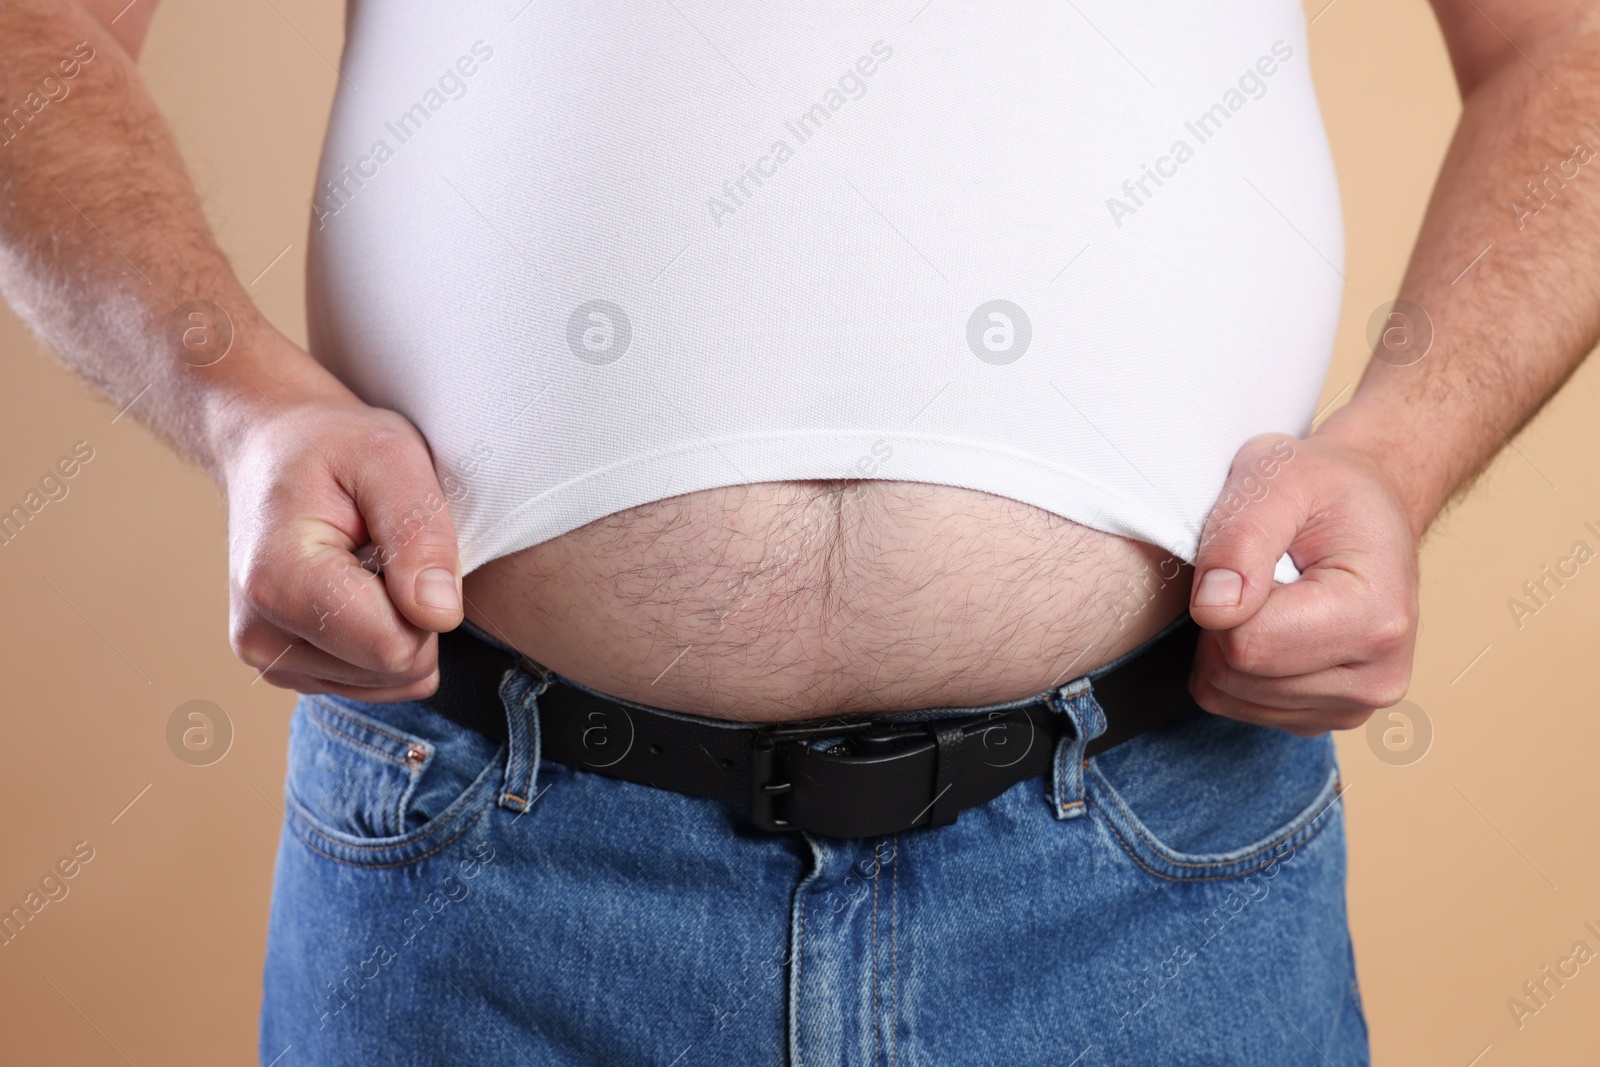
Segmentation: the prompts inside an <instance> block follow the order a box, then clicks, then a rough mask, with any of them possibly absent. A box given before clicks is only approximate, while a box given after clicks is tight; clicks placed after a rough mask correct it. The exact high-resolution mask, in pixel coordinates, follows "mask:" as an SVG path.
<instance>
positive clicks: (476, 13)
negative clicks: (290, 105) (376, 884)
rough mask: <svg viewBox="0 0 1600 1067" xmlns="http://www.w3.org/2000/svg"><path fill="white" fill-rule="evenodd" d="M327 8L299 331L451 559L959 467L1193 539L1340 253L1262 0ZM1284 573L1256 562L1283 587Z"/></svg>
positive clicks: (1172, 546) (1301, 38)
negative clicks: (439, 508)
mask: <svg viewBox="0 0 1600 1067" xmlns="http://www.w3.org/2000/svg"><path fill="white" fill-rule="evenodd" d="M524 2H525V0H497V2H494V3H486V2H477V0H469V2H460V0H458V2H457V3H452V4H448V5H447V4H439V3H436V2H423V0H383V2H382V3H378V2H375V0H360V2H356V3H354V4H352V6H351V9H350V14H349V32H348V39H347V43H346V47H345V52H344V56H343V59H342V62H341V64H340V66H341V69H342V77H341V81H340V88H339V93H338V97H337V100H336V103H335V106H334V110H333V115H332V119H331V122H330V125H329V131H328V137H327V142H326V145H325V148H324V153H323V160H322V167H321V173H320V176H319V185H318V188H317V190H316V196H315V199H314V200H313V202H312V213H313V220H312V236H313V241H312V254H311V283H310V294H309V295H310V307H311V318H312V348H313V352H314V354H315V355H316V356H317V357H318V358H319V359H321V360H322V361H323V362H325V363H326V364H327V365H328V366H329V367H331V368H332V369H333V370H334V371H335V373H337V374H338V375H339V376H340V377H341V378H342V379H343V380H344V381H346V382H347V383H348V384H350V386H351V387H352V388H354V389H355V391H356V392H357V393H359V394H360V395H361V396H362V397H364V398H365V399H366V400H368V401H369V402H371V403H374V404H378V405H381V406H384V407H390V408H394V409H396V410H398V411H400V412H401V413H403V414H405V415H406V416H408V417H409V418H410V419H411V420H412V421H413V422H414V423H415V424H416V425H417V426H418V427H419V428H420V429H421V430H422V432H423V434H424V435H425V436H426V437H427V439H428V441H429V443H430V444H431V446H432V447H433V449H434V453H435V457H436V459H437V461H438V464H439V469H440V472H441V474H442V476H443V477H444V481H445V488H446V490H447V495H448V496H449V497H450V500H451V511H452V516H453V518H454V521H455V526H456V529H457V531H458V532H459V535H460V540H461V548H462V557H463V559H462V562H463V566H464V567H465V568H466V569H467V570H471V569H473V568H475V567H477V566H479V565H481V564H483V563H484V562H486V561H488V560H490V559H493V558H495V557H497V556H501V555H505V554H507V553H510V552H514V551H517V550H519V549H521V548H525V547H527V546H529V545H533V544H537V543H539V542H541V541H544V540H547V539H549V538H552V537H555V536H558V535H559V534H562V533H564V532H566V531H568V530H571V529H574V528H576V527H578V526H581V525H583V524H585V523H587V522H590V521H592V520H594V519H597V518H600V517H602V516H605V515H608V514H611V513H613V512H616V511H620V510H622V509H625V508H628V507H632V506H635V505H638V504H643V503H647V502H650V501H654V500H660V499H662V498H665V497H669V496H675V495H678V494H682V493H688V492H691V491H695V490H701V489H708V488H712V487H716V486H723V485H730V484H740V483H750V482H763V481H780V480H788V479H814V478H828V479H832V478H889V479H896V480H906V481H916V482H932V483H942V484H948V485H955V486H965V487H968V488H971V489H977V490H983V491H986V492H990V493H995V494H999V495H1001V496H1005V497H1010V498H1014V499H1017V500H1021V501H1025V502H1027V503H1029V504H1033V505H1035V506H1037V507H1040V508H1044V509H1046V510H1049V511H1051V512H1054V513H1056V514H1059V515H1062V516H1065V517H1066V518H1069V519H1072V520H1074V521H1076V522H1079V523H1083V524H1085V525H1088V526H1091V527H1095V528H1098V529H1101V530H1105V531H1109V532H1111V533H1113V534H1118V535H1122V536H1125V537H1131V538H1135V539H1138V540H1141V541H1148V542H1152V543H1154V544H1157V545H1160V546H1162V547H1164V548H1166V549H1167V550H1169V551H1171V552H1173V553H1176V554H1178V555H1180V556H1182V557H1184V558H1186V559H1193V557H1194V553H1195V550H1196V547H1197V545H1198V542H1199V538H1200V533H1201V530H1202V528H1203V527H1204V525H1205V522H1206V518H1207V515H1208V514H1209V513H1210V511H1211V510H1212V508H1213V506H1214V505H1215V504H1216V502H1217V495H1218V493H1219V492H1220V490H1221V488H1222V483H1223V479H1224V477H1225V475H1226V473H1227V470H1228V466H1229V463H1230V461H1231V460H1232V458H1233V455H1234V453H1235V452H1236V451H1237V449H1238V448H1239V446H1240V445H1241V444H1242V443H1243V442H1244V441H1245V440H1246V439H1247V438H1249V437H1250V436H1252V435H1254V434H1256V433H1259V432H1262V431H1268V430H1279V431H1285V432H1288V433H1293V434H1301V433H1304V432H1305V431H1306V430H1307V429H1308V427H1309V424H1310V420H1311V418H1312V415H1313V411H1314V407H1315V404H1316V401H1317V398H1318V395H1319V393H1320V390H1321V386H1322V383H1323V379H1324V376H1325V374H1326V372H1327V364H1328V360H1329V357H1330V354H1331V349H1332V343H1333V336H1334V330H1335V325H1336V321H1337V316H1338V308H1339V299H1340V294H1341V285H1342V275H1341V268H1342V264H1343V234H1342V223H1341V218H1340V212H1339V201H1338V190H1337V186H1336V183H1335V178H1334V173H1333V167H1332V161H1331V158H1330V156H1329V152H1328V147H1327V142H1326V139H1325V136H1324V133H1323V129H1322V123H1321V118H1320V114H1319V112H1318V108H1317V103H1316V98H1315V95H1314V92H1313V89H1312V82H1311V72H1310V69H1309V63H1308V56H1307V51H1306V44H1305V24H1304V18H1303V15H1302V13H1301V8H1300V4H1299V3H1298V0H1235V2H1230V3H1222V2H1220V0H1201V2H1196V0H1166V2H1152V3H1142V4H1127V3H1122V2H1119V0H1076V2H1075V3H1074V4H1061V3H1059V2H1057V0H1010V2H1007V3H995V2H993V0H984V2H979V0H932V2H931V3H925V2H924V0H907V2H896V3H892V4H890V3H871V4H866V3H861V2H860V0H852V2H848V3H847V2H844V0H823V2H804V3H795V2H793V0H787V2H777V0H738V2H731V0H674V3H671V4H665V3H660V2H657V0H650V2H642V0H636V2H624V0H602V2H584V3H570V2H566V3H554V2H550V0H533V2H532V3H528V4H527V5H526V6H525V7H524V6H523V4H524ZM1291 573H1292V572H1291Z"/></svg>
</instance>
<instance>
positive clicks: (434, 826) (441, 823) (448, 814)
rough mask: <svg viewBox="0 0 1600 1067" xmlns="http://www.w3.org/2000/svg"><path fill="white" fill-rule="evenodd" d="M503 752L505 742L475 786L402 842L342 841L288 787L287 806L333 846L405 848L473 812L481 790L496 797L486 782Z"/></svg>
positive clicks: (377, 848) (468, 788) (376, 850)
mask: <svg viewBox="0 0 1600 1067" xmlns="http://www.w3.org/2000/svg"><path fill="white" fill-rule="evenodd" d="M504 751H505V746H504V745H502V746H500V749H499V750H498V751H496V753H495V755H494V758H493V759H491V760H490V761H489V763H488V765H487V766H486V767H485V769H484V770H483V771H481V772H479V775H478V778H477V779H476V780H474V781H473V783H472V785H470V786H468V787H467V790H466V792H464V793H462V794H461V796H459V797H457V798H456V800H455V802H454V803H452V804H451V805H450V806H449V807H448V808H446V809H445V810H444V811H443V812H441V813H440V814H439V816H438V817H437V818H436V819H434V820H433V822H432V823H431V824H429V826H428V827H427V828H426V829H423V830H419V831H418V832H417V834H416V836H415V837H407V838H406V839H405V840H403V841H398V842H393V843H387V844H375V845H352V844H348V843H346V842H344V841H340V840H339V839H338V838H337V837H334V836H333V835H331V834H328V833H326V832H324V831H323V830H322V829H320V828H319V827H318V826H317V825H316V824H317V821H318V820H317V818H316V815H315V813H314V812H312V811H311V809H310V808H308V807H306V806H305V805H304V804H302V803H301V802H300V801H299V800H298V799H297V798H296V797H295V796H294V794H293V793H292V792H291V791H289V790H288V789H285V790H284V794H283V799H284V803H285V805H286V806H287V807H288V808H290V809H292V810H293V811H294V812H295V814H296V815H297V816H298V818H299V819H300V821H302V822H304V823H305V824H306V829H307V830H309V831H311V832H312V833H315V834H316V835H317V836H318V837H321V838H323V839H324V840H326V841H328V842H329V843H330V844H331V845H333V846H335V847H338V848H344V849H351V850H354V851H367V852H379V851H383V850H385V849H400V848H406V847H408V846H411V845H414V844H416V843H418V842H420V841H424V840H426V839H428V838H429V837H432V836H433V835H434V834H436V833H438V832H439V831H440V830H443V829H446V828H447V827H448V826H449V824H450V823H451V822H454V821H455V820H456V819H459V818H460V817H461V816H462V815H463V814H465V813H466V812H468V811H470V810H471V809H472V806H473V804H475V803H477V801H476V799H475V794H477V793H479V792H481V793H483V794H485V796H486V797H487V798H491V799H492V798H493V796H494V789H493V788H492V787H489V786H487V784H486V783H484V775H485V774H487V773H488V769H489V768H490V767H493V766H494V765H495V764H497V763H499V762H500V755H501V753H502V752H504ZM487 806H488V802H486V803H485V807H487Z"/></svg>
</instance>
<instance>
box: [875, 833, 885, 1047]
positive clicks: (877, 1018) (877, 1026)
mask: <svg viewBox="0 0 1600 1067" xmlns="http://www.w3.org/2000/svg"><path fill="white" fill-rule="evenodd" d="M872 859H873V863H872V1067H878V1030H879V1029H880V1028H881V1027H882V1025H883V1022H882V1017H881V1016H880V1015H879V1014H878V862H877V859H878V858H877V856H876V855H874V856H873V858H872Z"/></svg>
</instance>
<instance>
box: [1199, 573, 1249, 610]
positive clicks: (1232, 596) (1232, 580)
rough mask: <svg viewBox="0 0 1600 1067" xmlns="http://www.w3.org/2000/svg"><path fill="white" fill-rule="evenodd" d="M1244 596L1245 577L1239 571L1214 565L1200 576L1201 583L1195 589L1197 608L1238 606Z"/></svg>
mask: <svg viewBox="0 0 1600 1067" xmlns="http://www.w3.org/2000/svg"><path fill="white" fill-rule="evenodd" d="M1243 596H1244V579H1243V578H1241V577H1239V572H1238V571H1230V570H1228V569H1227V568H1225V567H1213V568H1211V569H1210V570H1208V571H1206V572H1205V573H1204V574H1202V575H1201V576H1200V585H1199V587H1198V588H1197V589H1195V591H1194V606H1195V607H1197V608H1236V607H1238V606H1239V601H1240V599H1241V598H1242V597H1243Z"/></svg>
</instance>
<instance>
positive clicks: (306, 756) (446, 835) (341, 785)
mask: <svg viewBox="0 0 1600 1067" xmlns="http://www.w3.org/2000/svg"><path fill="white" fill-rule="evenodd" d="M504 753H505V749H504V746H502V745H500V744H499V743H497V742H495V741H494V740H492V739H490V738H488V737H486V736H484V735H482V734H479V733H476V732H474V731H472V730H467V729H464V728H463V727H460V726H457V725H456V724H455V723H453V722H451V721H450V720H448V719H446V718H444V717H443V716H441V715H439V714H438V713H437V712H435V711H433V710H432V709H430V708H428V707H427V706H426V705H424V704H422V703H420V702H415V701H413V702H404V703H396V704H366V703H361V702H359V701H355V700H348V699H344V698H341V697H334V696H328V695H317V696H303V697H301V698H300V701H299V703H298V704H297V705H296V706H295V712H294V717H293V719H292V720H291V722H290V727H289V771H288V776H287V780H286V781H285V785H284V796H285V800H286V804H287V808H288V817H289V823H290V825H291V827H293V829H294V830H295V832H296V834H297V835H298V836H299V837H300V839H301V841H302V842H304V843H305V844H306V846H307V847H309V848H311V849H312V850H313V851H315V852H317V853H319V854H321V855H323V856H326V857H328V858H330V859H335V860H338V861H340V862H345V863H352V864H357V865H362V866H396V865H398V864H402V863H408V862H413V861H415V860H417V859H421V858H422V857H423V856H426V855H430V854H432V852H434V851H437V850H438V849H440V848H442V847H444V845H445V844H448V843H449V842H450V841H452V840H454V839H455V838H456V837H458V836H459V835H460V834H461V833H462V832H463V831H464V830H465V829H466V828H467V826H468V825H470V824H471V823H473V822H476V821H477V818H478V817H480V816H481V815H482V814H483V812H484V811H486V810H487V809H488V807H489V805H490V804H491V802H492V801H493V798H494V794H495V787H496V785H497V784H498V780H499V778H500V777H501V775H502V774H503V763H504Z"/></svg>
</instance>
